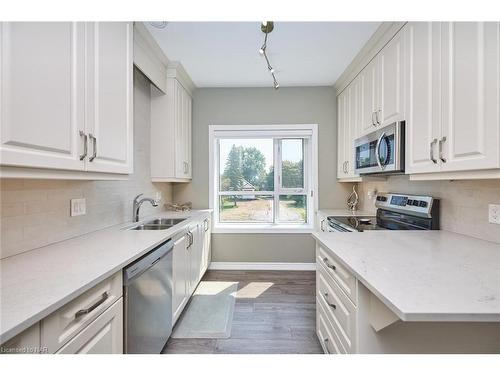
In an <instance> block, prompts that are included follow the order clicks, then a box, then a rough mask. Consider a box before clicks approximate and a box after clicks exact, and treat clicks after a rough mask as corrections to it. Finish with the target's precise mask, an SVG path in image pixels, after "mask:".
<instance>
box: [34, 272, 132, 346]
mask: <svg viewBox="0 0 500 375" xmlns="http://www.w3.org/2000/svg"><path fill="white" fill-rule="evenodd" d="M122 290H123V286H122V273H121V271H120V272H117V273H116V274H115V275H113V276H111V277H110V278H108V279H106V280H104V281H102V282H100V283H99V284H97V285H96V286H95V287H93V288H92V289H90V290H88V291H86V292H85V293H83V294H82V295H80V296H78V297H76V298H75V299H74V300H73V301H71V302H68V303H67V304H66V305H64V306H63V307H61V308H60V309H59V310H57V311H55V312H54V313H52V314H51V315H49V316H48V317H47V318H45V319H43V320H42V323H41V324H42V325H41V346H42V347H47V350H48V352H49V353H54V352H56V351H57V350H58V349H59V348H60V347H61V346H63V345H64V344H66V343H67V342H68V341H69V340H70V339H71V338H72V337H74V336H75V335H76V334H78V332H80V331H81V330H82V329H84V328H85V327H86V326H88V325H89V324H90V323H91V322H92V321H93V320H95V319H96V318H97V317H98V316H99V315H100V314H102V313H103V311H105V310H106V309H107V308H108V307H110V306H111V305H112V304H113V303H114V302H115V301H116V300H118V298H120V297H121V296H122Z"/></svg>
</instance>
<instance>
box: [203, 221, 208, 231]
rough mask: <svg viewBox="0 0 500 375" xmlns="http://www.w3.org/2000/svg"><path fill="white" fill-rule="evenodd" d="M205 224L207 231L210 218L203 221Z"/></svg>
mask: <svg viewBox="0 0 500 375" xmlns="http://www.w3.org/2000/svg"><path fill="white" fill-rule="evenodd" d="M203 226H204V229H205V232H206V231H207V230H208V219H205V220H204V221H203Z"/></svg>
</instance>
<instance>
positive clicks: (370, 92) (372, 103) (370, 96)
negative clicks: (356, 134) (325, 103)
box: [357, 57, 378, 135]
mask: <svg viewBox="0 0 500 375" xmlns="http://www.w3.org/2000/svg"><path fill="white" fill-rule="evenodd" d="M377 67H378V64H377V58H376V57H375V58H374V59H373V60H372V61H371V62H370V63H369V64H368V65H367V66H366V67H365V68H364V69H363V70H362V71H361V72H360V73H359V75H358V78H357V79H358V80H359V84H360V87H361V88H360V90H361V96H360V106H361V115H360V124H359V127H360V128H359V131H360V135H364V134H367V133H370V132H372V131H373V130H374V128H375V126H376V125H375V124H374V122H375V111H376V110H377V109H376V107H377V103H376V100H377V95H376V93H377V91H376V90H377V78H378V69H377Z"/></svg>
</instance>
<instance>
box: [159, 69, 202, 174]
mask: <svg viewBox="0 0 500 375" xmlns="http://www.w3.org/2000/svg"><path fill="white" fill-rule="evenodd" d="M167 76H168V78H167V85H166V87H167V93H166V94H165V95H164V94H163V93H162V92H160V91H159V90H158V89H156V88H152V89H151V179H152V180H153V181H167V182H168V181H170V182H188V181H190V180H191V177H192V161H191V160H192V158H191V147H192V146H191V143H192V97H191V95H192V94H191V93H192V90H193V89H194V85H193V83H192V82H191V79H190V78H189V77H188V75H187V73H186V72H185V71H184V69H183V68H182V66H181V65H180V64H179V63H171V64H170V65H169V68H168V69H167Z"/></svg>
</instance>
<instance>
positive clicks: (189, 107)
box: [185, 92, 193, 178]
mask: <svg viewBox="0 0 500 375" xmlns="http://www.w3.org/2000/svg"><path fill="white" fill-rule="evenodd" d="M186 102H187V103H186V125H185V126H186V170H187V172H186V178H192V177H193V163H192V160H193V158H192V144H193V99H192V98H191V96H190V95H189V93H187V92H186Z"/></svg>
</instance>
